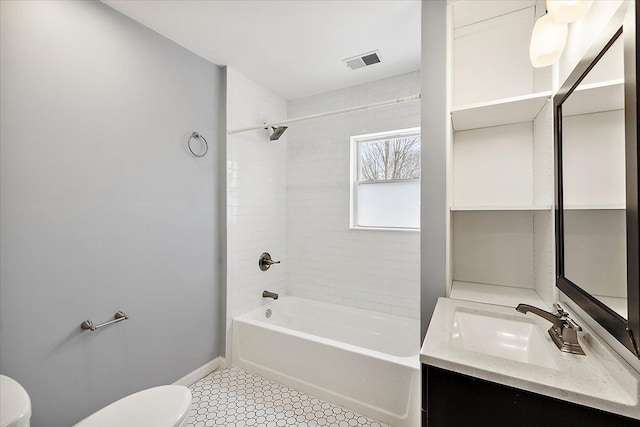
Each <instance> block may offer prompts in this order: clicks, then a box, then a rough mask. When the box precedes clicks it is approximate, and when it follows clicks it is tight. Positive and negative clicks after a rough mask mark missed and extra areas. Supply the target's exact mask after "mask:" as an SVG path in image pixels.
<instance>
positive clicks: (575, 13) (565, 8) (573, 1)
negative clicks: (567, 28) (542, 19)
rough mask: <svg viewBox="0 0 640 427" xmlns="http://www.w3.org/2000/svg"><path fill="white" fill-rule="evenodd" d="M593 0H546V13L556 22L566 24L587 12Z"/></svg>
mask: <svg viewBox="0 0 640 427" xmlns="http://www.w3.org/2000/svg"><path fill="white" fill-rule="evenodd" d="M592 4H593V0H547V14H548V15H549V16H551V19H552V20H553V22H554V23H556V24H568V23H570V22H575V21H577V20H578V19H580V18H582V17H583V16H585V15H586V14H587V13H589V9H591V5H592Z"/></svg>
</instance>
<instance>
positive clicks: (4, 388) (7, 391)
mask: <svg viewBox="0 0 640 427" xmlns="http://www.w3.org/2000/svg"><path fill="white" fill-rule="evenodd" d="M30 422H31V399H29V395H28V394H27V391H26V390H25V389H24V387H22V386H21V385H20V383H18V382H17V381H16V380H14V379H13V378H9V377H7V376H5V375H0V427H29V423H30Z"/></svg>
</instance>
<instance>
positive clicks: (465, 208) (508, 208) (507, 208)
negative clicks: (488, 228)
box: [451, 205, 551, 211]
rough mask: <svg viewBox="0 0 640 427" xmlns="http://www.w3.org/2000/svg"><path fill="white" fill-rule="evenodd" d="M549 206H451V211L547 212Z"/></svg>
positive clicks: (549, 208)
mask: <svg viewBox="0 0 640 427" xmlns="http://www.w3.org/2000/svg"><path fill="white" fill-rule="evenodd" d="M549 210H551V205H539V206H534V205H526V206H505V205H502V206H499V205H496V206H451V211H549Z"/></svg>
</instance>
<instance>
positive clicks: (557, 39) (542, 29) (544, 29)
mask: <svg viewBox="0 0 640 427" xmlns="http://www.w3.org/2000/svg"><path fill="white" fill-rule="evenodd" d="M568 32H569V30H568V28H567V24H556V23H554V22H553V21H552V20H551V16H549V14H547V15H544V16H542V17H540V19H538V20H537V21H536V24H535V25H534V26H533V33H532V34H531V44H530V45H529V58H530V59H531V64H533V66H534V67H536V68H540V67H546V66H549V65H551V64H553V63H554V62H556V61H557V60H558V59H560V55H562V51H563V50H564V45H565V44H566V43H567V34H568Z"/></svg>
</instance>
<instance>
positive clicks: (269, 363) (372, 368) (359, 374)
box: [232, 296, 420, 427]
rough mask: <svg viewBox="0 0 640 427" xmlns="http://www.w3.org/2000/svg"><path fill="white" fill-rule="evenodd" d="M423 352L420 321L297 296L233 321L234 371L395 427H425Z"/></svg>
mask: <svg viewBox="0 0 640 427" xmlns="http://www.w3.org/2000/svg"><path fill="white" fill-rule="evenodd" d="M267 309H269V310H271V316H270V317H269V318H267V317H266V315H265V312H266V311H267ZM419 350H420V326H419V322H418V320H414V319H409V318H405V317H399V316H392V315H389V314H383V313H377V312H373V311H367V310H361V309H357V308H350V307H344V306H339V305H335V304H328V303H323V302H316V301H310V300H305V299H301V298H296V297H291V296H281V297H280V299H278V300H276V301H272V302H269V303H268V304H266V305H263V306H261V307H260V308H258V309H255V310H253V311H251V312H249V313H246V314H244V315H242V316H239V317H236V318H234V319H233V348H232V364H233V365H235V366H238V367H240V368H244V369H246V370H248V371H252V372H254V373H257V374H260V375H262V376H264V377H266V378H270V379H272V380H274V381H277V382H280V383H282V384H285V385H288V386H291V387H294V388H297V389H299V390H302V391H305V392H307V393H310V394H313V395H315V396H317V397H319V398H321V399H324V400H328V401H330V402H334V403H337V404H339V405H342V406H344V407H346V408H349V409H351V410H353V411H355V412H359V413H361V414H364V415H367V416H370V417H373V418H376V419H378V420H380V421H382V422H385V423H387V424H391V425H392V426H395V427H416V426H418V425H419V420H420V364H419V358H418V354H419Z"/></svg>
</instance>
